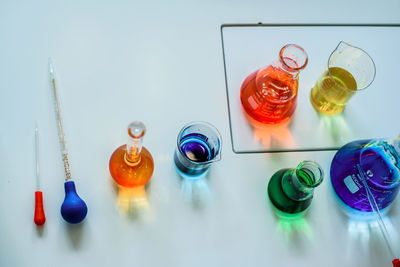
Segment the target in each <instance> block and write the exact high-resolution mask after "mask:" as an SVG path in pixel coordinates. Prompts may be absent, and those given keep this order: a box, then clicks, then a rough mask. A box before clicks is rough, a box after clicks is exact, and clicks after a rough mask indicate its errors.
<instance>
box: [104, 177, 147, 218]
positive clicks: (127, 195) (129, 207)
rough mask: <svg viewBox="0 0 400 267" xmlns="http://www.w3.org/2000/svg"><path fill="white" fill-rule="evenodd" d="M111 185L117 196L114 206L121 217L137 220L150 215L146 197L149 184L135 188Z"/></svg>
mask: <svg viewBox="0 0 400 267" xmlns="http://www.w3.org/2000/svg"><path fill="white" fill-rule="evenodd" d="M110 179H111V178H110ZM111 180H112V179H111ZM112 183H113V188H114V191H115V192H116V194H117V201H116V206H117V208H118V210H119V212H120V213H121V214H122V215H123V216H126V217H128V218H130V219H131V220H138V219H140V218H142V217H144V216H146V215H148V214H149V213H150V210H151V207H150V202H149V199H148V197H147V188H148V187H149V185H150V182H148V183H147V184H146V185H143V186H136V187H125V186H121V185H118V184H116V183H115V182H112Z"/></svg>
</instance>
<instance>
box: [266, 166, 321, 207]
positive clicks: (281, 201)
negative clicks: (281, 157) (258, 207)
mask: <svg viewBox="0 0 400 267" xmlns="http://www.w3.org/2000/svg"><path fill="white" fill-rule="evenodd" d="M288 170H289V169H282V170H279V171H277V172H276V173H275V174H274V175H272V177H271V179H270V180H269V183H268V197H269V199H270V201H271V203H272V205H273V206H274V207H275V208H276V209H277V210H278V211H279V213H280V214H281V215H282V213H283V215H285V214H286V215H294V214H299V213H303V212H305V211H306V210H307V208H308V207H309V206H310V205H311V201H312V196H310V197H309V198H307V199H306V200H302V201H296V200H293V199H291V198H289V197H288V196H287V195H286V194H285V192H284V191H283V187H282V182H281V181H282V177H283V175H284V174H285V172H286V171H288ZM297 176H298V177H299V178H300V180H301V182H302V183H304V184H308V185H311V184H313V183H314V176H313V175H310V174H309V173H307V172H305V171H303V172H301V173H299V172H298V173H297ZM285 186H287V187H289V188H287V189H288V190H287V191H290V190H292V189H293V188H292V187H293V186H292V185H290V184H287V185H285ZM285 189H286V188H285Z"/></svg>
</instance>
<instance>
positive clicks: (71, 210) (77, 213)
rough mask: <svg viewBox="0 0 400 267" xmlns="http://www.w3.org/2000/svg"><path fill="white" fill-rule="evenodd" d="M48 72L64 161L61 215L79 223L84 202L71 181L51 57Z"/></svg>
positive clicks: (84, 210) (83, 212) (81, 218)
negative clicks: (63, 189) (63, 194)
mask: <svg viewBox="0 0 400 267" xmlns="http://www.w3.org/2000/svg"><path fill="white" fill-rule="evenodd" d="M49 74H50V83H51V87H52V89H53V95H54V102H55V109H56V116H57V126H58V137H59V139H60V145H61V156H62V159H63V162H64V172H65V183H64V188H65V198H64V202H63V203H62V205H61V216H62V217H63V218H64V220H66V221H67V222H69V223H80V222H81V221H82V220H83V219H85V217H86V214H87V206H86V203H85V202H84V201H83V200H82V199H81V198H80V197H79V196H78V194H77V193H76V189H75V183H74V181H71V172H70V166H69V160H68V152H67V148H66V145H65V135H64V130H63V126H62V121H61V114H60V104H59V102H58V97H57V87H56V80H55V73H54V66H53V62H52V60H51V58H49Z"/></svg>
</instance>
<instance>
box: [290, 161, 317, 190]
mask: <svg viewBox="0 0 400 267" xmlns="http://www.w3.org/2000/svg"><path fill="white" fill-rule="evenodd" d="M307 163H311V164H313V165H316V167H317V169H318V170H319V177H320V178H319V179H318V180H317V182H315V183H313V184H311V185H310V184H306V183H304V182H303V180H301V179H298V181H299V183H300V184H301V185H303V186H305V187H308V188H316V187H317V186H319V185H320V184H321V183H322V182H323V180H324V170H323V169H322V167H321V165H319V164H318V163H317V162H315V161H312V160H304V161H302V162H300V163H299V165H298V166H297V167H296V169H295V170H294V171H295V174H296V176H297V171H298V170H299V169H301V168H302V167H303V166H304V164H307Z"/></svg>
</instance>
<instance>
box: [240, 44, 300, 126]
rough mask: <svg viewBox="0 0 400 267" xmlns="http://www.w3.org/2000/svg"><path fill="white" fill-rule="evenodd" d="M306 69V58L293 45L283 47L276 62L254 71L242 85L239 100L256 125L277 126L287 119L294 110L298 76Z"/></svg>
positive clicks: (297, 47) (298, 48)
mask: <svg viewBox="0 0 400 267" xmlns="http://www.w3.org/2000/svg"><path fill="white" fill-rule="evenodd" d="M306 65H307V54H306V53H305V51H304V50H303V49H302V48H301V47H299V46H297V45H286V46H284V47H283V48H282V49H281V51H280V54H279V62H276V63H274V64H272V65H270V66H267V67H265V68H262V69H260V70H257V71H255V72H253V73H252V74H250V75H249V76H248V77H247V78H246V79H245V80H244V81H243V84H242V87H241V90H240V100H241V102H242V106H243V108H244V110H245V111H246V113H247V114H248V115H249V116H250V117H251V118H253V119H254V120H256V121H259V122H261V123H266V124H277V123H281V122H285V121H287V120H289V119H290V118H291V116H292V115H293V113H294V111H295V110H296V106H297V90H298V84H299V82H298V73H299V71H300V70H301V69H303V68H305V66H306Z"/></svg>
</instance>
